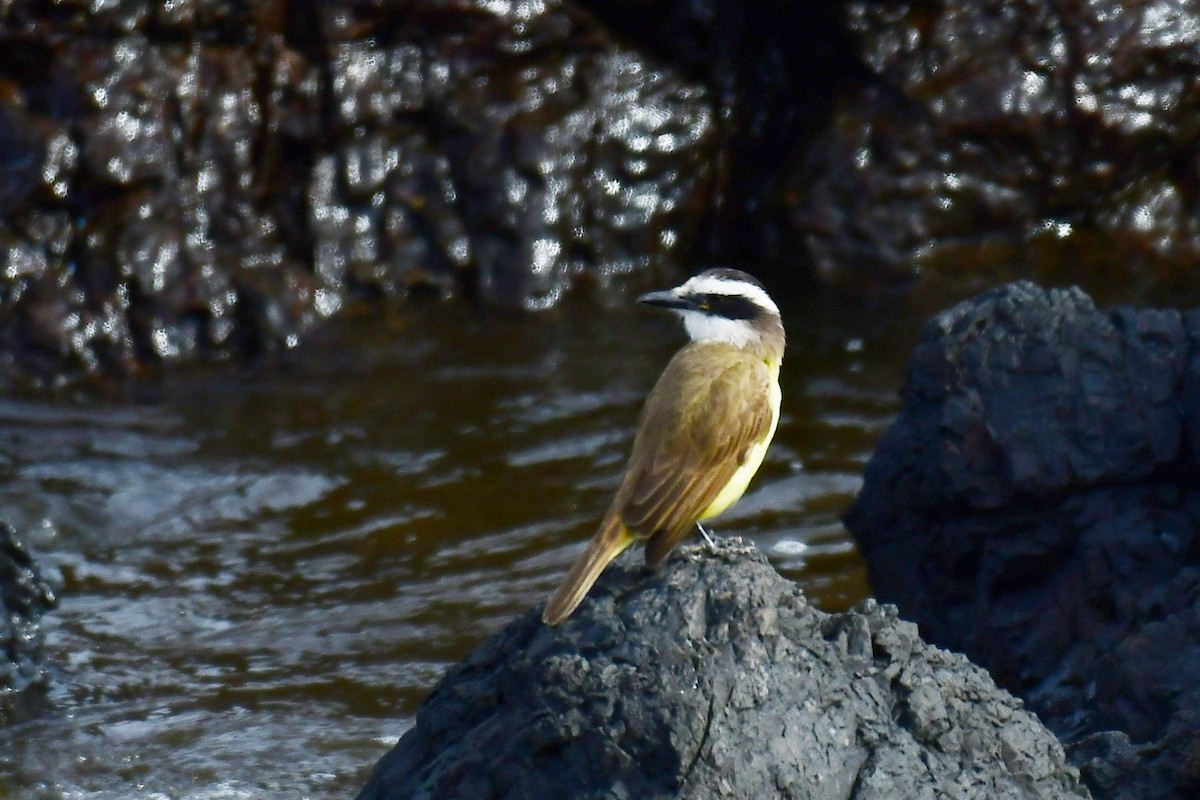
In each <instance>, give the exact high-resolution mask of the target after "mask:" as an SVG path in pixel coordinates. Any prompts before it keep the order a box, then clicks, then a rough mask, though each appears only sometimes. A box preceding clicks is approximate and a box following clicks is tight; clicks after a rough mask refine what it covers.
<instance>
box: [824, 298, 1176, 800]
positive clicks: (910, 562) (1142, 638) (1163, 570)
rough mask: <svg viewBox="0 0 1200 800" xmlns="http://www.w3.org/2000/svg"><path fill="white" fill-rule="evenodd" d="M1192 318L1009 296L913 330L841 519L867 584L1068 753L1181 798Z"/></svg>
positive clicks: (1158, 793)
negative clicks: (892, 416)
mask: <svg viewBox="0 0 1200 800" xmlns="http://www.w3.org/2000/svg"><path fill="white" fill-rule="evenodd" d="M1198 343H1200V314H1197V313H1195V312H1188V313H1181V312H1178V311H1156V310H1141V311H1135V310H1132V309H1117V310H1114V311H1100V310H1098V309H1097V308H1096V307H1095V306H1094V305H1093V304H1092V302H1091V300H1090V299H1089V298H1088V297H1087V296H1086V295H1084V294H1083V293H1082V292H1080V291H1079V290H1076V289H1072V290H1054V291H1044V290H1042V289H1039V288H1037V287H1036V286H1033V285H1032V284H1028V283H1021V284H1015V285H1012V286H1008V287H1005V288H1003V289H999V290H995V291H992V292H988V293H986V294H983V295H981V296H980V297H978V298H976V299H974V300H972V301H969V302H966V303H963V304H961V305H959V306H956V307H955V308H953V309H951V310H949V311H947V312H945V313H944V314H942V315H940V316H939V317H937V318H936V319H934V320H933V321H932V322H931V323H929V325H928V326H927V327H926V329H925V332H924V335H923V336H922V339H921V343H920V344H919V345H918V347H917V349H916V351H915V352H914V354H913V357H912V361H911V363H910V366H909V374H908V383H907V386H906V387H905V389H904V395H903V398H904V403H903V407H902V410H901V412H900V414H899V416H898V418H897V419H896V421H895V423H894V424H893V425H892V427H891V428H890V429H889V430H888V431H887V433H886V434H885V435H884V437H883V439H882V441H881V442H880V444H879V447H878V449H877V451H876V453H875V455H874V457H873V458H872V460H871V462H870V464H869V465H868V467H867V470H866V476H865V483H864V486H863V489H862V491H861V493H860V495H859V497H858V499H857V500H856V502H855V504H854V506H853V508H852V509H851V510H850V512H849V513H848V514H847V517H846V524H847V526H848V527H849V528H850V530H851V531H852V532H853V533H854V535H855V538H856V539H857V540H858V543H859V546H860V548H861V550H862V552H863V555H864V556H865V557H866V559H867V563H868V567H869V571H870V579H871V585H872V588H873V589H874V591H875V592H876V593H877V594H878V596H879V598H880V599H881V600H884V601H886V602H893V603H896V604H897V605H898V606H899V608H900V611H901V613H902V614H903V615H904V616H905V617H907V618H910V619H913V620H915V621H916V622H917V623H918V624H919V625H920V626H921V631H922V633H923V634H924V635H925V636H926V637H928V638H929V640H930V641H932V642H934V643H936V644H939V645H942V646H946V647H951V648H954V649H956V650H960V651H962V652H964V653H966V654H967V655H968V656H970V658H971V659H972V661H974V662H975V663H978V664H981V665H983V666H985V667H986V668H987V669H988V670H989V671H990V672H991V674H992V675H993V676H994V677H995V678H996V680H997V682H998V683H1000V684H1001V685H1002V686H1005V687H1006V688H1008V689H1010V690H1011V691H1013V692H1015V693H1016V694H1018V695H1020V696H1022V697H1023V698H1025V699H1026V700H1027V702H1028V703H1029V704H1030V706H1031V707H1032V708H1033V709H1034V710H1035V711H1036V712H1037V713H1038V715H1039V717H1041V719H1042V720H1043V721H1044V722H1046V724H1047V725H1048V726H1049V727H1050V728H1051V729H1052V730H1054V731H1055V732H1056V733H1058V734H1059V735H1060V736H1061V737H1063V738H1064V739H1065V740H1066V741H1068V742H1073V743H1076V747H1075V750H1074V754H1075V757H1076V759H1077V761H1078V763H1079V764H1080V766H1081V767H1082V768H1083V769H1084V774H1085V776H1086V777H1087V778H1088V779H1089V781H1090V783H1091V785H1092V788H1093V790H1094V791H1095V793H1096V794H1097V796H1100V797H1116V798H1180V800H1182V798H1190V797H1196V796H1197V794H1198V793H1200V733H1198V731H1200V727H1198V726H1197V721H1198V720H1200V658H1198V657H1197V654H1198V653H1200V489H1198V488H1197V484H1196V475H1197V468H1198V467H1200V464H1198V463H1197V457H1198V455H1200V361H1198V360H1197V354H1198V353H1200V349H1198V347H1197V344H1198Z"/></svg>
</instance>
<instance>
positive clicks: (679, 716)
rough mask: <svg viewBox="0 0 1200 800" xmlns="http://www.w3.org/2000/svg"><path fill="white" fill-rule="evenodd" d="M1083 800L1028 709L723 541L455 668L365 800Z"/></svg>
mask: <svg viewBox="0 0 1200 800" xmlns="http://www.w3.org/2000/svg"><path fill="white" fill-rule="evenodd" d="M935 796H936V797H944V796H953V797H960V798H979V800H984V799H985V798H986V799H987V800H996V798H1013V799H1014V800H1015V799H1016V798H1079V797H1086V796H1087V793H1086V791H1085V790H1083V789H1082V788H1080V786H1079V785H1078V782H1077V776H1076V773H1075V772H1074V770H1072V769H1071V768H1069V767H1068V766H1067V765H1066V764H1065V763H1064V756H1063V753H1062V750H1061V748H1060V746H1059V744H1058V742H1057V741H1056V740H1055V739H1054V737H1053V736H1052V735H1051V734H1050V733H1049V732H1048V731H1046V730H1045V729H1044V728H1043V727H1042V726H1041V724H1040V723H1039V722H1038V721H1037V719H1036V718H1035V717H1034V716H1033V715H1032V714H1029V713H1028V712H1026V711H1024V710H1023V709H1022V707H1021V703H1020V702H1019V701H1017V700H1015V699H1014V698H1012V697H1011V696H1010V695H1008V694H1007V693H1006V692H1004V691H1002V690H999V689H997V688H996V687H995V686H994V685H993V684H992V681H991V679H990V678H989V677H988V676H987V675H986V673H984V672H983V671H982V670H980V669H978V668H977V667H974V666H972V665H971V664H970V663H968V662H967V661H966V659H964V658H963V657H961V656H958V655H953V654H950V653H947V652H945V651H942V650H939V649H937V648H935V647H931V646H929V645H927V644H925V643H924V642H922V641H921V639H920V637H919V636H918V634H917V630H916V626H914V625H913V624H911V623H908V622H904V621H901V620H899V619H898V618H897V617H896V614H895V612H894V610H892V609H890V608H886V607H880V606H878V605H876V604H874V603H873V602H868V603H866V604H864V605H863V606H861V607H860V608H859V609H857V610H855V611H851V612H848V613H845V614H825V613H822V612H821V611H818V610H817V609H814V608H812V607H811V606H810V605H809V604H808V602H807V600H806V599H805V597H804V595H803V593H802V592H801V591H800V589H799V588H798V587H797V586H796V585H795V584H793V583H791V582H789V581H786V580H784V579H783V578H781V577H780V576H779V575H778V574H776V573H775V571H774V570H773V569H772V568H771V567H770V565H769V564H768V563H767V562H766V560H765V559H764V558H763V557H762V556H761V555H760V554H758V553H757V551H755V550H753V549H751V548H747V547H745V546H744V545H741V544H740V543H733V542H725V543H722V544H721V545H720V549H719V550H718V552H717V553H716V554H715V555H714V554H709V553H707V552H704V551H697V550H693V549H691V548H684V550H683V552H681V553H677V554H676V555H675V556H674V557H673V558H672V559H671V560H670V561H669V562H668V563H667V565H666V566H665V568H664V569H663V570H662V571H660V572H658V573H650V572H649V571H647V570H646V569H645V568H643V567H641V566H634V567H628V566H620V565H617V566H614V567H613V568H610V570H609V571H608V572H607V573H606V574H605V575H604V576H603V578H602V579H601V581H600V583H599V585H598V587H597V588H596V589H594V590H593V592H592V594H591V595H590V596H589V597H588V599H587V600H586V601H585V602H584V604H583V606H582V607H581V608H580V610H579V611H577V612H576V615H575V616H574V617H572V618H571V619H570V620H568V621H567V622H566V623H565V624H563V625H562V626H559V627H556V628H549V627H547V626H545V625H543V624H542V623H541V622H540V620H539V617H538V612H537V611H531V612H529V613H528V614H526V615H524V616H522V617H521V618H519V619H517V620H515V621H514V622H513V623H512V624H510V625H509V626H508V627H507V628H505V629H504V630H502V631H501V632H500V633H498V634H497V635H496V636H495V637H493V638H492V639H491V640H490V641H488V642H487V643H485V644H484V645H482V646H481V647H480V648H479V649H478V650H477V651H476V652H475V653H473V654H472V655H471V656H470V657H468V658H467V659H466V660H465V661H464V662H462V663H461V664H459V665H458V666H456V667H454V668H453V669H451V670H450V672H449V673H448V674H447V675H446V676H445V677H444V678H443V680H442V681H441V683H440V684H439V685H438V686H437V688H435V689H434V691H433V692H432V694H431V695H430V696H429V697H428V698H427V699H426V701H425V703H424V704H423V705H422V707H421V710H420V713H419V714H418V717H417V721H416V725H415V726H414V727H413V728H412V729H411V730H410V731H409V732H408V733H406V734H405V735H404V737H403V738H402V739H401V740H400V742H399V744H398V745H397V746H396V747H395V748H394V749H393V750H392V751H391V752H390V753H388V754H387V755H386V756H384V758H383V759H382V760H381V761H380V762H379V764H378V765H377V766H376V769H375V772H374V775H373V776H372V777H371V779H370V782H369V783H368V785H367V786H366V788H364V789H363V791H362V792H361V794H360V795H359V798H360V800H383V799H384V798H389V799H393V798H394V799H397V800H398V798H415V797H422V798H462V797H471V798H478V799H479V800H486V798H500V797H504V798H509V799H510V800H516V799H517V798H530V799H531V800H532V799H533V798H537V800H544V798H548V797H555V798H566V797H594V798H600V797H611V798H618V797H625V798H643V799H644V798H668V797H672V798H673V797H686V798H689V800H702V799H703V798H718V797H744V798H757V799H765V798H776V797H778V798H813V799H817V798H862V799H865V798H874V799H876V800H882V799H883V798H895V799H896V800H901V799H902V798H903V800H912V798H922V797H929V798H933V797H935Z"/></svg>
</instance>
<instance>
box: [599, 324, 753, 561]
mask: <svg viewBox="0 0 1200 800" xmlns="http://www.w3.org/2000/svg"><path fill="white" fill-rule="evenodd" d="M769 393H770V376H769V374H768V371H767V367H766V365H765V364H764V363H762V362H761V361H760V360H758V359H756V358H754V357H753V356H750V355H748V354H746V353H744V352H743V351H740V350H738V349H737V348H734V347H731V346H729V345H724V344H716V343H694V344H690V345H688V346H686V347H684V348H683V349H682V350H680V351H679V352H678V353H677V354H676V355H675V358H673V359H672V360H671V363H670V364H668V365H667V368H666V370H664V372H663V374H662V377H661V378H659V380H658V384H657V385H656V386H655V387H654V390H653V391H652V392H651V393H650V397H649V398H648V399H647V401H646V409H645V410H644V411H643V412H642V421H641V423H640V424H639V426H638V435H637V438H636V439H635V440H634V443H633V453H632V455H631V456H630V458H629V466H628V467H627V468H626V472H625V478H624V480H623V481H622V482H621V488H620V489H619V490H618V492H617V497H616V500H615V501H614V502H615V504H616V505H618V507H619V509H620V516H621V520H622V521H623V522H624V523H625V525H626V526H627V527H628V528H629V530H630V531H631V532H633V533H634V534H635V535H636V536H638V537H639V538H649V537H654V538H655V540H656V541H655V547H654V549H655V551H656V552H660V553H662V555H665V554H666V552H667V551H669V550H670V549H671V548H672V547H674V545H675V544H676V543H677V542H678V541H679V539H681V538H682V537H683V536H684V535H685V534H686V533H687V532H688V531H689V530H690V529H691V527H692V526H693V525H694V524H695V523H696V520H697V519H699V517H700V514H701V512H703V511H704V509H706V508H708V506H709V505H711V504H712V502H713V500H714V499H716V496H717V495H718V494H719V493H720V491H721V489H723V488H724V487H725V485H726V484H727V483H728V482H729V479H730V478H731V477H733V473H734V472H735V471H736V470H737V468H738V467H739V466H740V465H741V464H742V463H743V462H744V461H745V458H746V454H747V451H748V450H749V448H750V447H751V446H752V445H753V444H754V443H755V442H757V441H761V440H762V438H763V437H764V436H766V435H767V433H768V432H769V430H770V426H771V417H772V411H771V404H770V399H769V397H770V394H769Z"/></svg>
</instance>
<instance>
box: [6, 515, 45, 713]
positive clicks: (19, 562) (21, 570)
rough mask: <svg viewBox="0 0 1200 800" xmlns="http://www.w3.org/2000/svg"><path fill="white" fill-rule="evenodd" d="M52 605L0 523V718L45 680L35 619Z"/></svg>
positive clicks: (38, 572) (39, 579)
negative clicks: (13, 702)
mask: <svg viewBox="0 0 1200 800" xmlns="http://www.w3.org/2000/svg"><path fill="white" fill-rule="evenodd" d="M55 605H57V600H56V598H55V596H54V590H53V589H52V588H51V587H50V585H49V584H48V583H47V582H46V580H45V579H44V578H43V577H42V574H41V570H40V569H39V568H38V565H37V563H36V562H34V560H33V558H32V557H31V556H30V555H29V553H28V552H27V551H26V550H25V548H24V547H23V546H22V545H21V542H20V540H19V539H18V538H17V533H16V531H15V530H13V529H12V528H11V527H10V526H8V525H2V524H0V611H2V612H3V617H0V655H2V656H3V657H2V658H0V719H4V717H6V716H7V712H8V707H9V705H10V703H11V701H12V699H13V698H14V697H15V696H16V695H18V694H19V693H21V692H22V691H24V690H26V689H28V688H29V687H30V686H33V685H37V684H41V683H44V682H45V680H46V666H45V663H44V659H43V654H42V633H41V626H40V624H39V620H40V619H41V617H42V615H43V614H44V613H45V612H46V611H48V610H50V609H51V608H53V607H54V606H55Z"/></svg>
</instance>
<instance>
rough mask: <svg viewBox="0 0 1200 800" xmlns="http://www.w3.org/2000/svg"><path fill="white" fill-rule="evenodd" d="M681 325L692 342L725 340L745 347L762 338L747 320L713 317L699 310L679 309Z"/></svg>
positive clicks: (727, 342) (736, 345)
mask: <svg viewBox="0 0 1200 800" xmlns="http://www.w3.org/2000/svg"><path fill="white" fill-rule="evenodd" d="M679 315H680V316H681V317H683V327H684V329H685V330H686V331H687V334H688V336H689V337H691V340H692V341H693V342H725V343H726V344H731V345H733V346H734V347H745V346H747V345H749V344H756V343H758V342H759V341H761V340H762V337H761V336H759V334H758V331H756V330H754V328H753V327H752V326H751V325H750V323H749V322H746V321H745V320H741V319H727V318H725V317H713V316H709V315H708V314H703V313H701V312H699V311H681V312H679Z"/></svg>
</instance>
